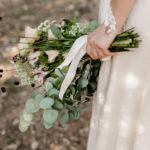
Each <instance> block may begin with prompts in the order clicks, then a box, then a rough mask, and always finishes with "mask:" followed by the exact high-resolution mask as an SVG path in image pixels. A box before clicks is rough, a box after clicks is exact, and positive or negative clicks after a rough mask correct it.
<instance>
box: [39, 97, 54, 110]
mask: <svg viewBox="0 0 150 150" xmlns="http://www.w3.org/2000/svg"><path fill="white" fill-rule="evenodd" d="M53 104H54V99H52V98H44V99H43V100H42V101H41V103H40V108H42V109H49V108H50V107H51V106H52V105H53Z"/></svg>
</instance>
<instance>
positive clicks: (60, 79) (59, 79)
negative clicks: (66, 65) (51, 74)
mask: <svg viewBox="0 0 150 150" xmlns="http://www.w3.org/2000/svg"><path fill="white" fill-rule="evenodd" d="M63 80H64V78H57V79H56V80H55V82H54V87H55V88H56V89H59V88H60V86H61V84H62V82H63Z"/></svg>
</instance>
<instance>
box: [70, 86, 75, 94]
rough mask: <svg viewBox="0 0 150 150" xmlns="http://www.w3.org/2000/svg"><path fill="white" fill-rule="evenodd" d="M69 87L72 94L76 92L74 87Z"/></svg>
mask: <svg viewBox="0 0 150 150" xmlns="http://www.w3.org/2000/svg"><path fill="white" fill-rule="evenodd" d="M70 89H71V92H72V94H73V95H74V94H75V93H76V89H75V87H74V86H70Z"/></svg>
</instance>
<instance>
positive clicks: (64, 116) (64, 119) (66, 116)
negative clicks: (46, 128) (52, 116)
mask: <svg viewBox="0 0 150 150" xmlns="http://www.w3.org/2000/svg"><path fill="white" fill-rule="evenodd" d="M68 119H69V114H68V113H67V112H64V113H62V114H61V117H60V123H61V124H63V123H66V122H67V121H68Z"/></svg>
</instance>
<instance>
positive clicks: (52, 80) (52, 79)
mask: <svg viewBox="0 0 150 150" xmlns="http://www.w3.org/2000/svg"><path fill="white" fill-rule="evenodd" d="M55 81H56V79H55V78H53V77H49V78H47V80H46V82H51V83H52V84H53V83H54V82H55Z"/></svg>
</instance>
